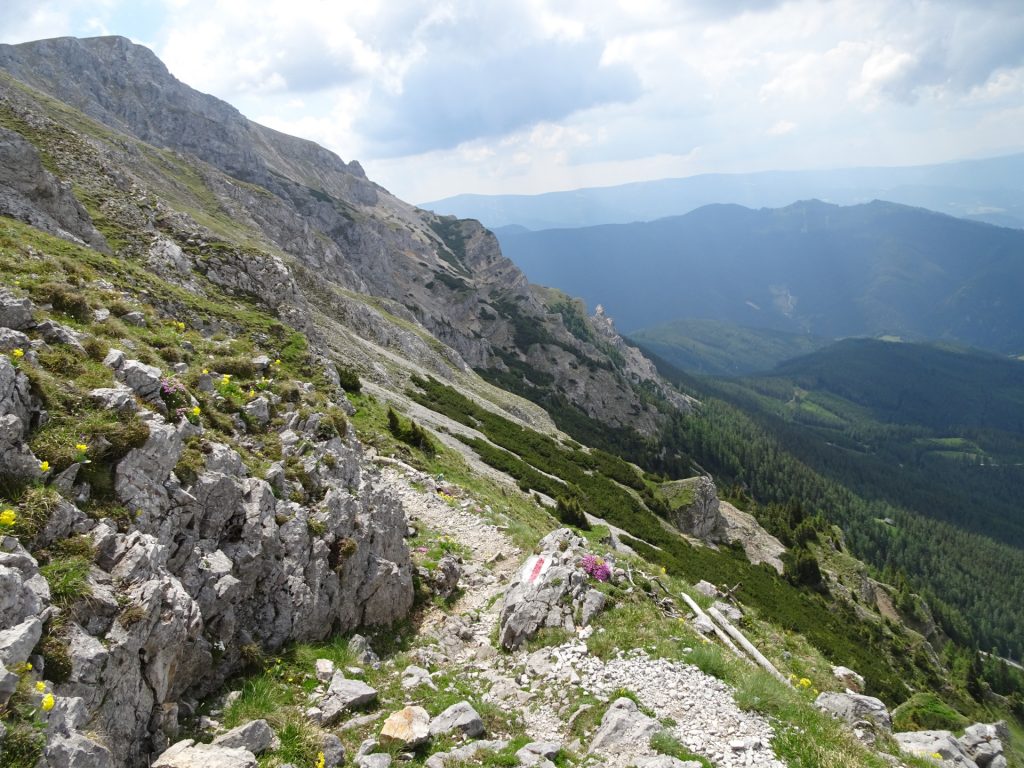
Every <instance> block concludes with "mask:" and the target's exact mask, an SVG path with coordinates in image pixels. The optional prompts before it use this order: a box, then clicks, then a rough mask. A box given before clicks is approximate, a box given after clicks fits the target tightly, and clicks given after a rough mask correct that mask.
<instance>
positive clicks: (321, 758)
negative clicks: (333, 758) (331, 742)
mask: <svg viewBox="0 0 1024 768" xmlns="http://www.w3.org/2000/svg"><path fill="white" fill-rule="evenodd" d="M325 765H327V757H326V756H325V755H324V753H323V752H320V753H319V754H318V755H317V756H316V768H324V766H325Z"/></svg>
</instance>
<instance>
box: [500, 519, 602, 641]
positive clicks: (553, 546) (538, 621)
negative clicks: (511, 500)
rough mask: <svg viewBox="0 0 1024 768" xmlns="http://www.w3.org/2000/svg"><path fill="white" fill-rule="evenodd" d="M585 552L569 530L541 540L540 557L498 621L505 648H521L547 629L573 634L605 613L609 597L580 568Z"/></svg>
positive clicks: (528, 566)
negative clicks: (593, 586)
mask: <svg viewBox="0 0 1024 768" xmlns="http://www.w3.org/2000/svg"><path fill="white" fill-rule="evenodd" d="M586 546H587V542H586V540H585V539H583V538H582V537H580V536H578V535H576V534H574V533H573V532H572V531H571V530H570V529H568V528H559V529H558V530H555V531H552V532H551V533H549V534H548V535H547V536H545V537H544V538H543V539H541V541H540V543H539V544H538V545H537V549H538V550H539V554H537V555H535V556H534V557H532V558H530V559H528V560H527V561H526V563H525V564H524V566H523V569H522V571H521V573H520V577H519V579H517V580H516V581H514V582H513V583H512V584H510V585H509V587H508V589H507V590H506V592H505V596H504V599H503V602H502V607H501V616H500V620H499V621H500V624H499V626H500V629H499V641H500V642H501V644H502V645H503V646H504V647H505V648H508V649H513V648H519V647H520V646H521V645H522V644H523V643H525V642H526V641H527V640H529V639H530V638H531V637H533V636H534V635H535V634H536V633H537V632H538V631H539V630H540V629H542V628H544V627H557V628H560V629H565V630H567V631H569V632H573V631H575V630H576V627H577V626H586V625H587V624H588V623H589V622H590V619H591V618H593V616H594V615H595V614H596V613H597V612H598V611H600V610H601V608H603V607H604V603H605V599H604V595H603V594H601V593H600V592H598V591H597V590H595V589H593V588H591V586H590V585H589V584H588V583H587V579H588V576H587V574H586V572H585V571H583V570H582V569H581V568H580V560H581V558H582V556H583V555H584V554H585V551H586Z"/></svg>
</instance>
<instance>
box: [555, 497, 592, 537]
mask: <svg viewBox="0 0 1024 768" xmlns="http://www.w3.org/2000/svg"><path fill="white" fill-rule="evenodd" d="M555 517H557V518H558V520H559V522H561V523H562V524H563V525H571V526H573V527H574V528H579V529H580V530H581V531H589V530H590V522H589V521H588V520H587V515H586V513H585V512H584V511H583V507H582V506H581V505H580V502H579V499H577V498H576V497H575V496H570V497H568V498H565V497H561V496H560V497H559V498H558V503H557V505H556V506H555Z"/></svg>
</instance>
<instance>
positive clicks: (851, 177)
mask: <svg viewBox="0 0 1024 768" xmlns="http://www.w3.org/2000/svg"><path fill="white" fill-rule="evenodd" d="M808 198H817V199H819V200H825V201H827V202H830V203H835V204H837V205H854V204H858V203H866V202H869V201H871V200H875V199H879V200H889V201H891V202H895V203H902V204H904V205H913V206H920V207H922V208H929V209H931V210H934V211H939V212H941V213H948V214H950V215H951V216H959V217H961V218H968V219H974V220H978V221H985V222H988V223H991V224H998V225H1000V226H1004V227H1017V228H1021V227H1024V154H1014V155H1007V156H1004V157H994V158H989V159H984V160H964V161H961V162H955V163H943V164H939V165H919V166H906V167H902V168H848V169H840V170H827V171H764V172H761V173H737V174H721V173H718V174H702V175H699V176H689V177H686V178H681V179H660V180H658V181H642V182H637V183H633V184H622V185H619V186H614V187H595V188H589V189H577V190H573V191H569V192H550V193H547V194H542V195H456V196H455V197H448V198H444V199H443V200H434V201H432V202H428V203H422V207H423V208H428V209H430V210H432V211H436V212H437V213H440V214H454V215H456V216H461V217H464V218H472V219H479V220H480V221H481V222H482V223H483V224H484V225H485V226H487V227H490V228H492V229H497V228H500V227H506V226H521V227H525V228H527V229H553V228H556V227H588V226H594V225H597V224H624V223H629V222H634V221H652V220H654V219H660V218H664V217H666V216H677V215H681V214H684V213H688V212H689V211H692V210H694V209H696V208H700V207H702V206H704V205H710V204H712V203H735V204H737V205H744V206H747V207H750V208H761V207H769V208H778V207H781V206H785V205H789V204H790V203H793V202H795V201H797V200H806V199H808Z"/></svg>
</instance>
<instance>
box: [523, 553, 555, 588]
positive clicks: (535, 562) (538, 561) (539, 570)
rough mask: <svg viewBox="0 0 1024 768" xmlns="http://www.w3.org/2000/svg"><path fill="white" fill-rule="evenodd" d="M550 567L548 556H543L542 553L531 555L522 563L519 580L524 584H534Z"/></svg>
mask: <svg viewBox="0 0 1024 768" xmlns="http://www.w3.org/2000/svg"><path fill="white" fill-rule="evenodd" d="M550 567H551V559H550V558H548V557H544V555H533V556H532V557H530V558H528V559H527V560H526V562H525V563H523V569H522V571H520V580H521V581H522V582H523V583H524V584H535V583H537V581H538V580H539V579H540V577H541V576H543V575H544V572H545V571H547V569H548V568H550Z"/></svg>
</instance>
